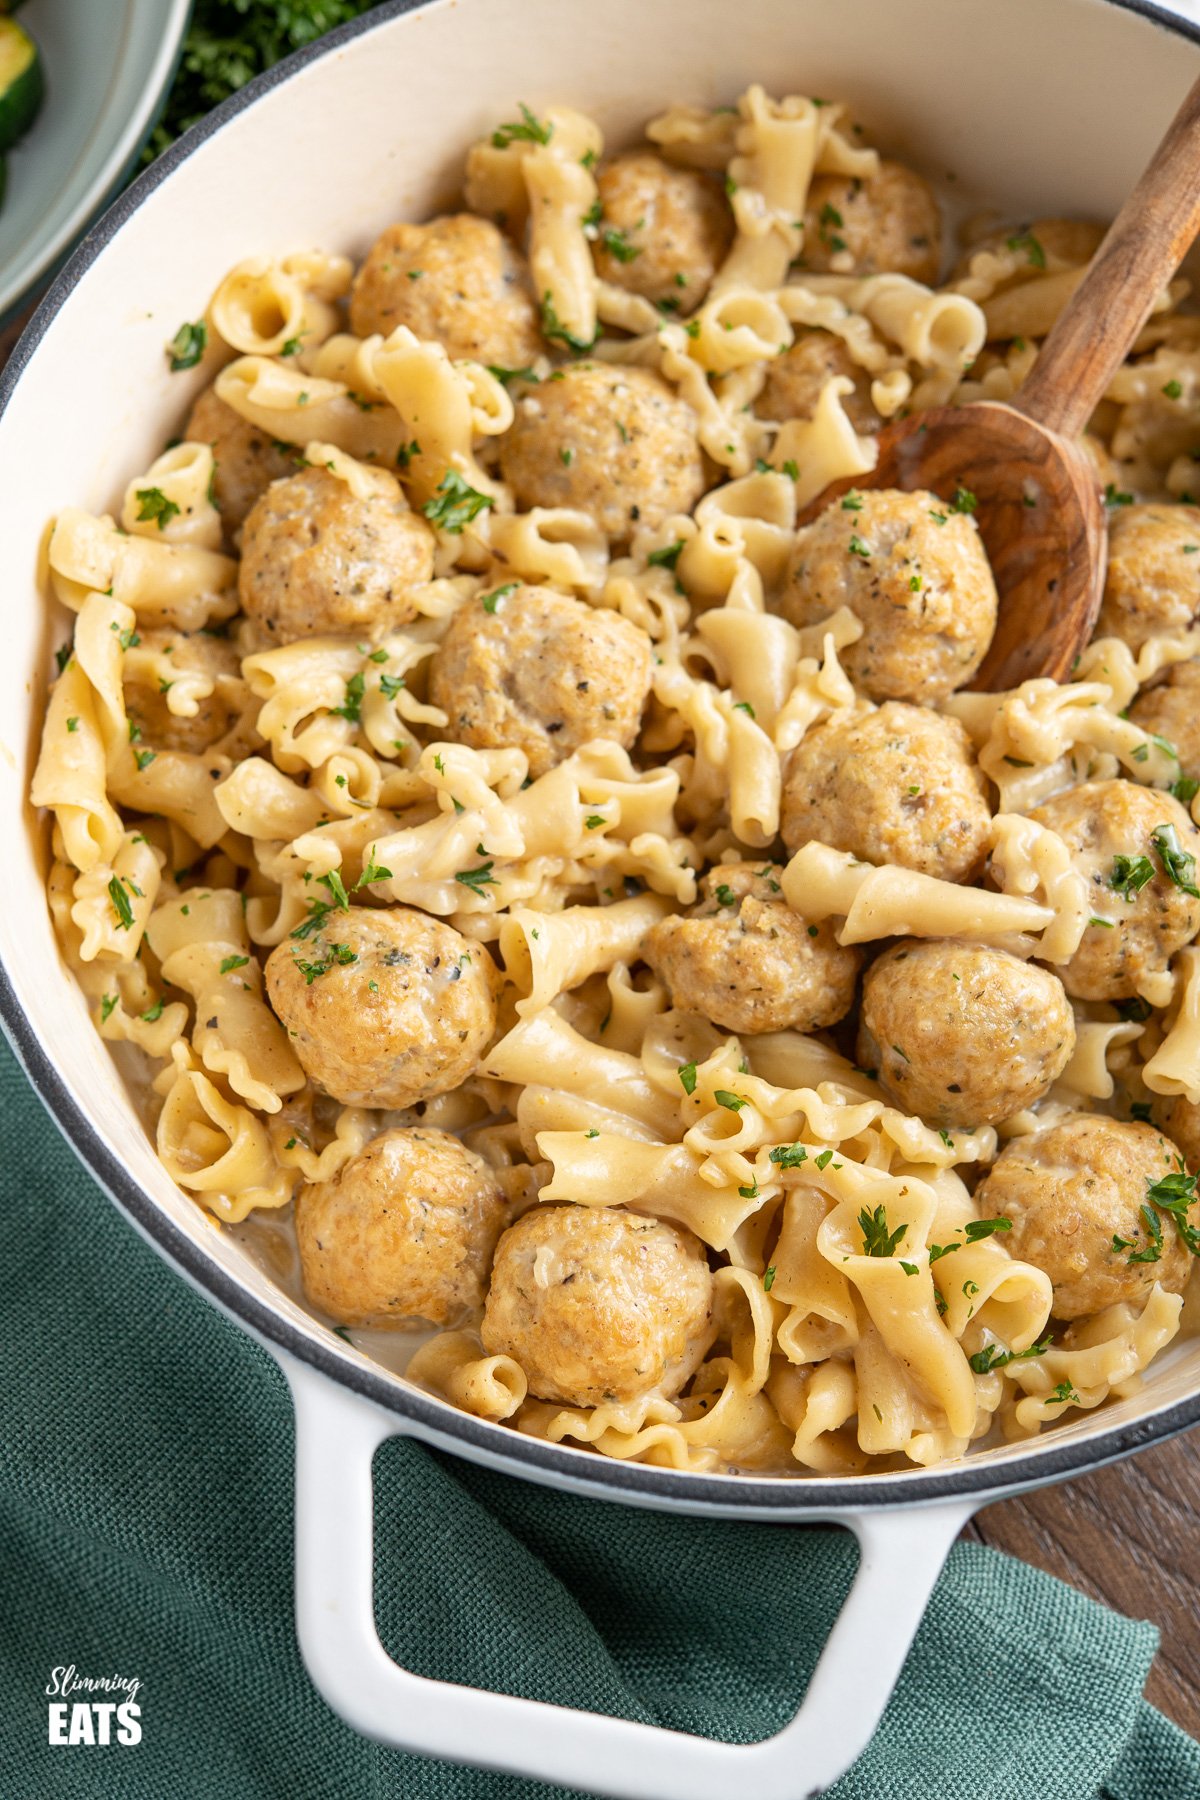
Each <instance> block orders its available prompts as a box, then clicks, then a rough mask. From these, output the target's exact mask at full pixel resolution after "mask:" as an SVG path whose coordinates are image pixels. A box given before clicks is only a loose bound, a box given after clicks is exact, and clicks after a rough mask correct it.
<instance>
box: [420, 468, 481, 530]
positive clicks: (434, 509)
mask: <svg viewBox="0 0 1200 1800" xmlns="http://www.w3.org/2000/svg"><path fill="white" fill-rule="evenodd" d="M437 491H438V494H440V495H441V496H442V497H441V499H440V500H439V499H438V498H436V496H435V498H434V499H432V500H427V501H426V502H425V504H424V506H423V507H422V508H421V511H422V512H423V513H424V515H425V517H426V518H427V519H431V520H432V521H433V523H434V524H435V525H438V526H440V527H441V529H442V530H443V531H448V532H450V533H451V535H452V536H454V537H457V536H459V534H460V533H461V532H462V529H463V527H464V525H469V524H470V523H471V520H472V519H477V518H478V517H479V515H480V513H481V512H484V511H486V510H487V508H488V507H490V506H494V505H495V504H496V503H495V501H494V500H493V499H492V497H491V495H490V494H481V493H479V492H478V490H477V489H475V488H473V487H472V486H471V484H470V482H469V481H465V480H464V479H463V477H462V476H461V475H460V474H459V472H458V470H457V469H447V470H446V473H445V475H444V476H443V477H442V479H441V481H440V482H439V483H438V490H437Z"/></svg>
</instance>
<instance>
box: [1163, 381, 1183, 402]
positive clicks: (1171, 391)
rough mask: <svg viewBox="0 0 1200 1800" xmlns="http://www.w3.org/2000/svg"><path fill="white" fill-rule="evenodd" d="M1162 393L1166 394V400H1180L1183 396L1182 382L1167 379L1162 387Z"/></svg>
mask: <svg viewBox="0 0 1200 1800" xmlns="http://www.w3.org/2000/svg"><path fill="white" fill-rule="evenodd" d="M1163 393H1164V394H1165V395H1166V396H1167V399H1168V400H1181V399H1182V398H1183V383H1182V382H1181V381H1168V382H1167V383H1166V385H1165V386H1164V388H1163Z"/></svg>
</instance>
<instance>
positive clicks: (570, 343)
mask: <svg viewBox="0 0 1200 1800" xmlns="http://www.w3.org/2000/svg"><path fill="white" fill-rule="evenodd" d="M542 336H543V337H544V338H549V340H550V341H551V343H559V344H565V345H566V346H567V348H568V350H574V351H576V353H577V354H578V355H580V356H584V355H586V354H587V352H588V351H589V350H590V349H591V348H592V345H593V344H594V343H595V342H596V340H595V338H594V337H593V338H590V339H588V340H587V341H586V342H585V340H584V339H583V338H577V337H572V335H571V333H570V332H569V331H568V330H567V328H566V326H565V325H564V324H563V322H562V320H561V319H560V318H559V316H558V312H557V309H556V307H555V305H554V296H553V295H552V294H551V292H550V290H549V288H547V289H546V292H545V293H544V294H543V295H542Z"/></svg>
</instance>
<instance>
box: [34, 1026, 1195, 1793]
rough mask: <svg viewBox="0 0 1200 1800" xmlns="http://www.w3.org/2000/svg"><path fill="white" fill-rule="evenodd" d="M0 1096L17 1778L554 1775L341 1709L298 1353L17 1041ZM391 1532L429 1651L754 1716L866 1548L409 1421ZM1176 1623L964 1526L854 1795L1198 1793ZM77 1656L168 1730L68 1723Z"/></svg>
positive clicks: (663, 1710) (406, 1628) (393, 1470)
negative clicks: (524, 1467)
mask: <svg viewBox="0 0 1200 1800" xmlns="http://www.w3.org/2000/svg"><path fill="white" fill-rule="evenodd" d="M0 1118H3V1120H4V1128H3V1135H4V1147H5V1155H4V1157H3V1159H2V1161H0V1268H3V1270H4V1296H5V1312H4V1325H3V1330H2V1333H0V1409H2V1412H0V1692H2V1693H3V1695H4V1705H3V1708H2V1710H0V1796H3V1800H539V1797H540V1800H547V1796H551V1793H552V1791H551V1790H550V1789H548V1788H546V1787H543V1786H541V1785H540V1784H538V1783H535V1782H530V1781H521V1780H516V1779H510V1778H508V1777H503V1776H498V1775H493V1774H485V1773H481V1772H479V1771H476V1770H471V1769H467V1768H461V1767H457V1766H454V1765H450V1764H446V1763H435V1762H429V1761H425V1760H423V1759H421V1758H417V1757H412V1756H407V1755H403V1754H400V1753H397V1752H394V1751H389V1750H382V1749H380V1748H379V1747H378V1746H376V1745H374V1744H371V1743H369V1742H367V1741H366V1740H365V1739H363V1738H361V1737H359V1736H357V1735H356V1734H355V1733H354V1732H353V1731H351V1730H350V1729H349V1727H348V1726H346V1725H344V1724H343V1723H342V1722H341V1720H339V1719H337V1718H335V1716H334V1715H333V1714H332V1713H331V1712H330V1711H329V1709H328V1708H327V1707H326V1706H325V1704H324V1702H323V1701H322V1700H321V1699H320V1698H319V1697H318V1695H317V1694H316V1692H315V1690H314V1689H313V1688H312V1686H311V1685H310V1683H309V1681H308V1678H307V1676H306V1675H305V1673H304V1670H303V1667H302V1665H301V1662H300V1658H299V1654H298V1652H297V1649H296V1644H295V1638H294V1634H293V1627H292V1420H291V1411H290V1405H289V1401H288V1396H287V1391H286V1388H285V1385H284V1382H283V1379H282V1377H281V1375H280V1374H279V1372H278V1370H277V1369H276V1368H275V1365H274V1364H273V1363H272V1362H271V1360H270V1358H269V1357H268V1356H267V1355H266V1354H265V1352H264V1351H262V1350H261V1349H260V1348H259V1347H258V1346H257V1345H256V1344H254V1343H252V1342H251V1341H250V1340H249V1339H248V1338H246V1337H244V1336H243V1335H242V1333H241V1332H240V1331H239V1330H238V1329H237V1328H236V1327H235V1326H233V1325H231V1324H230V1323H229V1322H228V1321H227V1320H226V1319H225V1318H224V1317H223V1316H222V1315H221V1314H219V1313H218V1312H217V1311H216V1310H215V1309H214V1308H212V1307H210V1306H209V1305H208V1304H207V1302H206V1301H204V1300H203V1299H201V1298H200V1297H199V1296H198V1295H197V1294H196V1293H194V1292H193V1291H192V1290H191V1289H190V1288H189V1287H188V1286H187V1285H186V1284H185V1283H184V1282H183V1280H182V1279H181V1278H180V1277H179V1276H177V1275H176V1274H175V1273H174V1272H173V1271H172V1270H171V1269H169V1268H168V1267H167V1266H166V1265H165V1264H164V1263H162V1262H161V1261H160V1260H159V1259H158V1258H157V1257H156V1256H155V1254H154V1253H153V1251H151V1250H150V1249H149V1248H148V1247H147V1246H146V1245H145V1244H144V1243H143V1242H142V1241H141V1239H140V1238H139V1237H137V1236H136V1234H135V1233H134V1231H133V1230H132V1228H131V1227H130V1226H129V1225H127V1224H126V1223H125V1221H124V1220H123V1219H122V1218H121V1216H120V1215H119V1214H118V1213H117V1211H116V1210H115V1208H114V1207H113V1206H112V1205H111V1204H110V1202H109V1201H108V1200H107V1199H106V1198H105V1197H104V1195H103V1194H101V1193H100V1191H99V1190H98V1188H97V1187H96V1186H95V1184H94V1183H93V1182H92V1181H91V1180H90V1178H89V1177H88V1176H87V1175H86V1174H85V1173H84V1171H83V1170H82V1169H81V1168H80V1166H79V1164H78V1163H77V1162H76V1160H75V1157H74V1155H73V1153H72V1152H71V1151H70V1150H69V1149H68V1147H67V1146H66V1144H65V1143H64V1142H63V1141H62V1140H61V1139H60V1138H59V1136H58V1134H57V1132H56V1131H55V1129H54V1127H53V1126H52V1125H51V1123H50V1121H49V1120H48V1119H47V1118H46V1117H45V1116H44V1114H43V1113H42V1111H41V1108H40V1106H39V1103H38V1102H37V1100H36V1099H35V1097H34V1095H33V1093H32V1091H31V1090H30V1088H29V1087H28V1085H27V1084H26V1082H25V1079H24V1077H23V1075H22V1074H21V1072H20V1070H19V1068H18V1067H17V1065H16V1064H15V1062H14V1060H13V1058H12V1056H11V1053H10V1052H9V1050H8V1048H7V1046H5V1045H3V1044H2V1043H0ZM377 1533H378V1551H377V1564H378V1568H377V1612H378V1618H379V1625H380V1630H381V1632H382V1635H383V1638H384V1641H385V1643H386V1645H387V1647H388V1649H389V1651H390V1652H391V1653H392V1654H393V1655H394V1656H396V1657H397V1658H398V1659H399V1660H401V1661H402V1662H404V1663H405V1664H406V1665H407V1666H408V1667H410V1668H413V1669H416V1670H418V1671H419V1672H420V1673H422V1674H427V1675H440V1676H444V1677H447V1678H449V1679H451V1680H456V1681H462V1682H466V1683H470V1684H475V1685H481V1686H494V1687H496V1688H499V1689H505V1690H508V1691H509V1692H512V1693H520V1694H529V1695H533V1696H536V1697H539V1698H542V1699H547V1700H551V1701H556V1702H560V1703H563V1704H568V1705H575V1706H581V1707H588V1708H591V1709H594V1710H599V1711H605V1712H610V1713H614V1714H622V1715H624V1716H626V1717H628V1718H634V1719H642V1720H648V1721H653V1722H657V1723H661V1724H665V1725H672V1726H675V1727H677V1728H679V1729H682V1730H685V1731H695V1732H700V1733H705V1734H708V1735H711V1736H714V1737H725V1738H728V1739H730V1740H732V1741H738V1742H748V1741H751V1740H753V1739H755V1738H759V1737H762V1736H765V1735H766V1734H768V1733H770V1732H772V1731H774V1730H777V1729H778V1728H779V1727H780V1726H781V1725H782V1724H783V1723H784V1722H785V1720H786V1719H787V1718H788V1717H789V1716H790V1715H791V1713H792V1712H793V1711H794V1709H795V1707H796V1704H797V1702H798V1700H799V1698H800V1696H801V1695H802V1693H803V1690H804V1686H805V1683H806V1681H807V1679H808V1676H809V1674H810V1672H811V1670H812V1667H813V1665H814V1663H815V1661H816V1657H817V1655H818V1653H819V1650H820V1646H821V1644H822V1643H823V1641H824V1638H825V1635H826V1632H827V1631H828V1629H829V1626H830V1623H831V1621H832V1619H833V1617H834V1614H835V1612H836V1610H837V1607H838V1605H839V1603H840V1601H841V1598H842V1596H843V1594H844V1592H845V1590H846V1587H847V1585H848V1583H849V1579H850V1575H851V1569H852V1561H853V1551H852V1549H851V1547H850V1544H849V1540H848V1539H847V1538H846V1536H845V1534H844V1533H842V1532H839V1531H836V1530H829V1529H820V1528H816V1529H805V1530H799V1529H795V1528H789V1527H783V1526H766V1525H761V1526H760V1525H745V1524H735V1523H730V1522H725V1521H710V1520H698V1519H692V1518H680V1519H677V1518H670V1517H666V1516H663V1515H661V1514H657V1513H650V1512H640V1511H636V1510H634V1509H632V1508H626V1507H614V1506H612V1505H609V1504H605V1503H602V1502H598V1501H590V1500H582V1499H578V1498H575V1497H573V1496H568V1495H563V1494H557V1493H548V1492H546V1491H544V1490H541V1489H538V1488H535V1487H533V1486H531V1485H529V1484H527V1483H525V1482H522V1481H518V1480H515V1479H513V1478H511V1477H505V1476H498V1475H493V1474H487V1473H484V1472H482V1471H480V1470H478V1469H474V1468H471V1467H469V1466H468V1465H466V1464H464V1463H460V1462H457V1461H455V1460H453V1459H450V1458H444V1457H440V1456H437V1455H434V1454H432V1453H430V1452H427V1451H425V1450H423V1449H421V1448H420V1447H419V1446H416V1445H413V1444H411V1443H408V1444H402V1443H393V1444H391V1445H389V1446H387V1447H386V1448H385V1450H384V1451H383V1452H382V1453H381V1455H380V1458H379V1462H378V1484H377ZM1155 1644H1156V1634H1155V1632H1154V1630H1153V1628H1152V1627H1151V1626H1149V1625H1147V1624H1142V1623H1136V1622H1132V1621H1130V1620H1128V1619H1122V1618H1119V1617H1117V1616H1116V1615H1115V1614H1113V1613H1110V1612H1107V1611H1105V1610H1104V1609H1103V1608H1102V1607H1099V1606H1096V1605H1095V1604H1093V1603H1092V1602H1091V1601H1089V1600H1086V1599H1084V1598H1083V1597H1082V1596H1081V1595H1079V1594H1077V1593H1075V1592H1073V1591H1072V1590H1071V1589H1070V1588H1068V1587H1065V1586H1064V1585H1062V1584H1061V1583H1059V1582H1057V1581H1054V1580H1052V1579H1051V1578H1050V1577H1048V1576H1045V1575H1042V1574H1040V1573H1038V1572H1036V1571H1035V1570H1032V1569H1029V1568H1026V1567H1025V1566H1024V1565H1022V1564H1020V1563H1017V1562H1014V1561H1011V1560H1010V1559H1008V1558H1007V1557H1004V1556H1000V1555H998V1554H996V1553H995V1552H993V1551H991V1550H987V1549H984V1548H982V1547H981V1546H978V1545H974V1544H959V1545H958V1546H957V1547H956V1548H955V1549H954V1551H953V1552H952V1553H951V1557H950V1561H949V1564H948V1566H947V1569H946V1572H945V1574H944V1575H943V1577H942V1580H941V1582H940V1583H939V1585H938V1587H937V1590H936V1592H935V1594H934V1597H933V1602H932V1604H931V1606H930V1609H929V1612H928V1615H927V1617H926V1619H925V1622H924V1624H923V1625H922V1627H921V1630H920V1632H919V1634H918V1637H917V1641H916V1645H915V1646H914V1649H913V1651H912V1653H911V1655H910V1657H909V1660H908V1664H907V1667H906V1669H905V1671H904V1675H903V1677H902V1679H901V1682H900V1685H899V1688H898V1689H897V1692H896V1694H895V1697H894V1698H893V1700H892V1702H891V1704H890V1706H889V1707H888V1710H887V1714H886V1716H885V1718H884V1721H883V1725H882V1727H881V1729H880V1731H879V1733H878V1735H877V1737H876V1739H875V1741H874V1742H873V1744H872V1745H871V1747H870V1749H869V1750H868V1751H867V1753H866V1754H865V1755H864V1756H863V1757H862V1759H861V1760H860V1762H859V1763H858V1764H857V1765H856V1766H855V1768H854V1769H852V1770H851V1771H850V1773H849V1774H848V1775H846V1776H845V1777H844V1778H843V1779H842V1780H841V1781H840V1782H839V1783H838V1784H837V1786H836V1787H835V1788H834V1789H833V1790H832V1796H831V1800H832V1797H836V1800H930V1797H931V1796H933V1795H937V1796H938V1800H1098V1797H1099V1796H1102V1795H1103V1796H1105V1797H1107V1800H1187V1797H1188V1796H1193V1797H1194V1796H1200V1747H1197V1745H1195V1744H1194V1743H1193V1742H1192V1741H1191V1740H1190V1739H1189V1738H1187V1737H1186V1736H1185V1735H1184V1734H1183V1733H1182V1732H1180V1731H1178V1730H1177V1729H1176V1728H1175V1727H1174V1726H1173V1725H1171V1724H1170V1723H1168V1721H1167V1720H1165V1719H1164V1718H1162V1717H1161V1715H1160V1714H1158V1713H1156V1712H1155V1711H1154V1710H1153V1709H1152V1708H1151V1707H1149V1706H1147V1705H1146V1704H1145V1702H1144V1701H1143V1700H1142V1698H1141V1691H1142V1684H1143V1681H1144V1679H1145V1675H1146V1671H1147V1669H1148V1667H1149V1664H1150V1661H1151V1658H1152V1656H1153V1654H1154V1649H1155ZM71 1664H74V1665H75V1667H76V1668H77V1669H78V1670H79V1671H80V1672H82V1673H85V1674H91V1675H99V1674H109V1673H119V1674H121V1675H123V1676H126V1677H134V1676H135V1677H136V1678H137V1679H138V1680H139V1681H140V1683H141V1691H140V1693H139V1695H138V1703H139V1705H140V1706H141V1709H142V1714H141V1722H142V1727H143V1737H142V1741H141V1743H140V1744H138V1745H136V1746H120V1745H117V1744H110V1745H108V1746H102V1745H99V1744H97V1745H95V1746H85V1745H74V1746H72V1745H58V1746H53V1747H51V1746H50V1745H49V1743H48V1742H47V1736H48V1731H47V1726H48V1711H47V1709H48V1704H49V1702H48V1699H47V1696H46V1693H45V1689H46V1686H47V1683H48V1682H49V1681H50V1675H51V1671H52V1670H53V1669H54V1668H56V1667H63V1666H69V1665H71ZM802 1786H803V1783H802V1780H801V1776H800V1775H799V1774H798V1777H797V1792H800V1791H801V1789H802ZM647 1800H652V1797H651V1796H647Z"/></svg>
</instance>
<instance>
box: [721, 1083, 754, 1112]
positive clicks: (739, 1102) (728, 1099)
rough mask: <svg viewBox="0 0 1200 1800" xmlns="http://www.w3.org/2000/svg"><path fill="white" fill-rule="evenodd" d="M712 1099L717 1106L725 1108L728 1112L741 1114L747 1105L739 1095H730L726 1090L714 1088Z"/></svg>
mask: <svg viewBox="0 0 1200 1800" xmlns="http://www.w3.org/2000/svg"><path fill="white" fill-rule="evenodd" d="M713 1099H714V1100H715V1101H716V1103H717V1105H718V1106H723V1107H725V1108H726V1110H727V1111H728V1112H735V1113H736V1112H741V1110H742V1108H743V1106H745V1105H746V1104H747V1102H746V1101H745V1100H744V1099H743V1098H742V1096H741V1095H740V1094H731V1093H730V1091H729V1089H728V1088H714V1089H713Z"/></svg>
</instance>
